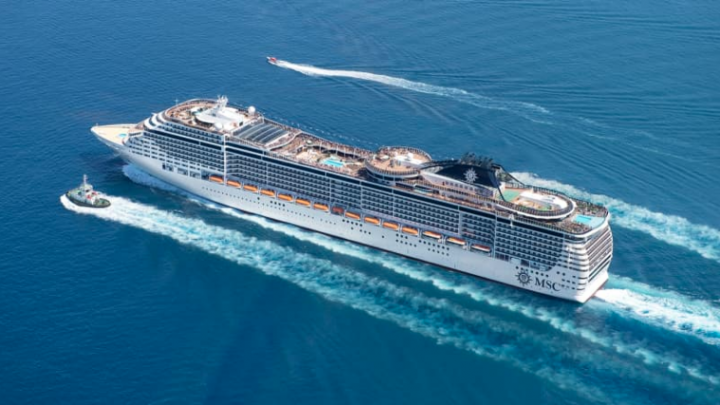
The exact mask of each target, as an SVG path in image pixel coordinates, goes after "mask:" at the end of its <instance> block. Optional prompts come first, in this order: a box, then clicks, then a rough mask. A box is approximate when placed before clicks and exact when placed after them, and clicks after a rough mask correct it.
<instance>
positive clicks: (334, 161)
mask: <svg viewBox="0 0 720 405" xmlns="http://www.w3.org/2000/svg"><path fill="white" fill-rule="evenodd" d="M322 163H325V164H326V165H328V166H332V167H343V166H345V163H343V162H341V161H339V160H337V159H335V158H331V157H330V158H327V159H325V160H323V161H322Z"/></svg>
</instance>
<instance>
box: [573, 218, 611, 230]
mask: <svg viewBox="0 0 720 405" xmlns="http://www.w3.org/2000/svg"><path fill="white" fill-rule="evenodd" d="M604 220H605V218H598V217H591V216H587V215H576V216H575V219H573V221H574V222H576V223H578V224H583V225H587V226H589V227H590V228H597V227H598V226H600V225H602V223H603V221H604Z"/></svg>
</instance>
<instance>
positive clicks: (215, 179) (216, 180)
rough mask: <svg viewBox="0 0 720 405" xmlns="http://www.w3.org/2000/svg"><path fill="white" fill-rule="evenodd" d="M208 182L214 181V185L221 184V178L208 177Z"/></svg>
mask: <svg viewBox="0 0 720 405" xmlns="http://www.w3.org/2000/svg"><path fill="white" fill-rule="evenodd" d="M210 181H214V182H215V183H223V178H222V177H220V176H210Z"/></svg>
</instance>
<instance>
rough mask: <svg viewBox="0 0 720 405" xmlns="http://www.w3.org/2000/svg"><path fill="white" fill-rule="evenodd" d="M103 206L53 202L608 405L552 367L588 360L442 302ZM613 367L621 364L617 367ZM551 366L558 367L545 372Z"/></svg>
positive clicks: (176, 217) (125, 208)
mask: <svg viewBox="0 0 720 405" xmlns="http://www.w3.org/2000/svg"><path fill="white" fill-rule="evenodd" d="M108 198H109V199H110V200H111V201H112V205H111V206H110V207H109V208H106V209H94V208H85V207H78V206H77V205H75V204H73V203H72V202H70V201H69V200H68V199H67V198H66V197H65V196H64V195H63V196H61V197H60V201H61V203H62V205H63V206H64V207H65V208H67V209H68V210H70V211H73V212H76V213H78V214H85V215H94V216H97V217H99V218H102V219H104V220H108V221H113V222H118V223H121V224H125V225H128V226H133V227H136V228H140V229H143V230H146V231H148V232H151V233H155V234H159V235H163V236H166V237H169V238H171V239H173V240H175V241H177V242H179V243H182V244H185V245H189V246H192V247H195V248H198V249H201V250H203V251H205V252H207V253H209V254H213V255H216V256H219V257H223V258H225V259H227V260H229V261H231V262H234V263H237V264H239V265H243V266H249V267H251V268H253V269H257V270H259V271H261V272H263V273H265V274H267V275H271V276H276V277H279V278H282V279H284V280H286V281H288V282H291V283H293V284H295V285H297V286H299V287H301V288H303V289H306V290H308V291H310V292H313V293H316V294H318V295H320V296H322V297H324V298H326V299H328V300H330V301H335V302H338V303H342V304H345V305H348V306H350V307H352V308H355V309H357V310H360V311H364V312H366V313H368V314H370V315H372V316H374V317H376V318H379V319H384V320H388V321H391V322H393V323H395V324H397V325H399V326H401V327H403V328H406V329H409V330H411V331H414V332H416V333H419V334H421V335H424V336H427V337H429V338H431V339H434V340H435V341H437V342H438V343H439V344H449V345H453V346H455V347H457V348H460V349H463V350H468V351H470V352H472V353H475V354H478V355H480V356H482V357H486V358H490V359H494V360H497V361H500V362H503V363H506V364H511V365H513V366H514V367H517V368H519V369H521V370H524V371H526V372H529V373H531V374H535V375H538V376H539V377H541V378H544V379H546V380H548V381H550V382H552V383H553V384H555V385H557V386H558V387H560V388H563V389H568V390H572V391H575V392H578V393H579V394H581V395H584V396H587V397H588V398H592V399H595V400H597V399H600V400H601V401H602V402H606V403H613V402H614V401H612V400H610V399H609V398H607V396H606V395H605V393H604V392H602V391H601V390H599V389H597V387H593V386H591V385H589V384H587V383H585V381H583V379H580V378H578V377H577V376H576V375H575V374H574V371H573V368H572V367H570V368H566V369H563V368H562V367H560V366H559V365H562V364H565V362H566V361H568V360H572V361H580V362H582V363H586V364H592V363H594V362H596V361H598V359H597V358H596V357H595V356H593V355H591V354H588V353H582V352H577V353H575V352H573V353H569V352H566V351H565V350H564V347H558V346H557V344H556V342H555V341H554V340H552V339H546V338H543V337H542V336H539V335H537V334H534V333H530V332H529V331H527V330H525V328H522V327H520V326H518V325H514V324H511V323H508V322H505V321H503V320H502V319H500V318H495V317H493V316H490V315H487V314H482V313H478V312H474V311H470V310H467V309H465V308H463V307H461V306H458V305H456V304H453V303H450V302H449V301H447V300H443V299H437V298H432V297H429V296H425V295H423V294H422V293H419V292H417V291H412V290H409V289H407V288H404V287H399V286H397V285H395V284H392V283H390V282H388V281H385V280H382V279H378V278H374V277H370V276H368V275H366V274H364V273H361V272H358V271H355V270H353V269H351V268H347V267H341V266H338V265H336V264H333V263H332V262H330V261H328V260H324V259H318V258H315V257H313V256H310V255H307V254H304V253H301V252H298V251H295V250H292V249H290V248H287V247H284V246H281V245H278V244H275V243H272V242H269V241H263V240H258V239H256V238H254V237H249V236H246V235H244V234H242V233H241V232H238V231H234V230H230V229H226V228H222V227H218V226H215V225H210V224H207V223H205V222H204V221H202V220H199V219H192V218H186V217H183V216H182V215H180V214H176V213H173V212H169V211H165V210H161V209H158V208H155V207H152V206H148V205H145V204H140V203H136V202H133V201H130V200H127V199H125V198H121V197H113V196H108ZM535 345H539V346H540V347H542V348H543V350H542V353H543V358H542V359H540V358H537V356H536V355H535V353H536V352H535V351H534V350H531V348H532V347H534V346H535ZM618 361H620V362H621V363H622V360H618ZM553 364H555V365H558V367H552V366H551V365H553ZM623 364H624V363H622V364H617V365H615V369H616V371H617V372H621V373H622V372H628V373H629V375H631V376H632V377H633V378H641V379H642V378H644V376H643V375H640V374H637V373H634V372H632V371H629V370H627V367H626V366H623ZM657 378H664V377H662V376H657Z"/></svg>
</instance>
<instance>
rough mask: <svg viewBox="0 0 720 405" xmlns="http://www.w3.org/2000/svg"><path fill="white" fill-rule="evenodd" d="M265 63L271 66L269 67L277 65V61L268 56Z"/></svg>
mask: <svg viewBox="0 0 720 405" xmlns="http://www.w3.org/2000/svg"><path fill="white" fill-rule="evenodd" d="M267 61H268V63H269V64H271V65H277V61H278V60H277V58H276V57H274V56H268V57H267Z"/></svg>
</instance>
